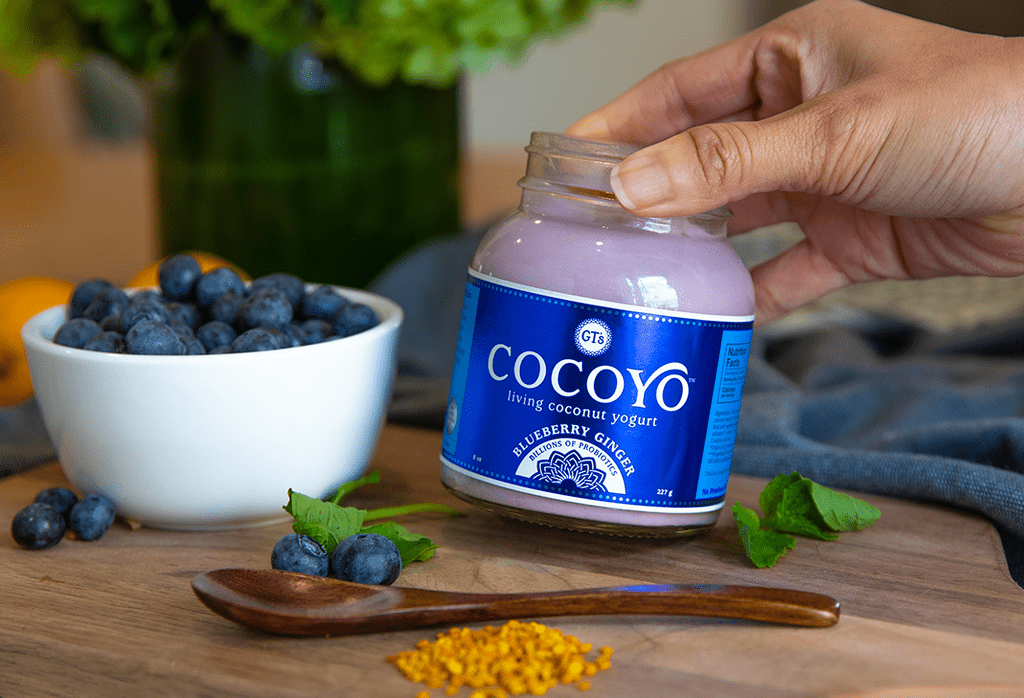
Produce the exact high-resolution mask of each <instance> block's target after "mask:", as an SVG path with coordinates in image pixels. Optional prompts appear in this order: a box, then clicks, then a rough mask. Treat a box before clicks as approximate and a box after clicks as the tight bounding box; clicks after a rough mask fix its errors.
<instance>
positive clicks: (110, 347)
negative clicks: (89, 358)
mask: <svg viewBox="0 0 1024 698" xmlns="http://www.w3.org/2000/svg"><path fill="white" fill-rule="evenodd" d="M82 348H83V349H86V350H87V351H102V352H105V353H107V354H127V353H128V347H127V345H126V344H125V343H124V336H123V335H122V334H121V333H120V332H107V331H104V332H100V333H99V334H98V335H96V336H95V337H93V338H92V339H90V340H89V341H88V342H86V343H85V344H84V345H83V346H82Z"/></svg>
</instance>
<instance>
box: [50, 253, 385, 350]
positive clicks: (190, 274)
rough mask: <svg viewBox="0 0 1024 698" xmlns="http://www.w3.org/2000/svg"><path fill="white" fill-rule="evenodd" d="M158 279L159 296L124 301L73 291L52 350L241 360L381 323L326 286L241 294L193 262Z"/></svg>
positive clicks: (291, 279) (279, 284)
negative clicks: (234, 356)
mask: <svg viewBox="0 0 1024 698" xmlns="http://www.w3.org/2000/svg"><path fill="white" fill-rule="evenodd" d="M157 277H158V279H159V283H160V290H159V291H156V290H152V289H147V290H143V291H138V292H136V293H134V295H131V296H129V295H128V294H126V293H124V292H123V291H121V290H120V289H118V288H116V287H115V286H114V285H113V284H111V283H110V282H109V281H106V280H104V279H91V280H89V281H86V282H84V283H82V284H79V285H78V286H76V287H75V290H74V292H73V293H72V295H71V301H70V303H69V305H68V320H67V321H66V322H65V323H64V324H63V325H61V327H60V328H59V329H58V330H57V333H56V334H55V335H54V338H53V341H54V343H56V344H60V345H62V346H66V347H71V348H73V349H86V350H89V351H99V352H106V353H111V354H148V355H161V356H167V355H174V356H183V355H195V354H225V353H243V352H252V351H267V350H276V349H286V348H290V347H296V346H302V345H307V344H318V343H320V342H325V341H330V340H333V339H338V338H340V337H348V336H350V335H353V334H357V333H359V332H364V331H366V330H368V329H370V328H371V327H374V326H376V325H377V324H378V323H379V322H380V319H379V318H378V317H377V314H376V313H375V312H374V310H373V309H372V308H370V307H369V306H368V305H365V304H363V303H357V302H353V301H351V300H349V299H348V298H346V297H345V296H344V295H342V294H340V293H338V291H337V290H336V289H335V288H333V287H331V286H318V287H316V288H314V289H312V290H311V291H309V292H307V291H306V284H305V283H304V282H303V281H302V279H300V278H298V277H297V276H294V275H292V274H286V273H276V274H268V275H267V276H261V277H259V278H257V279H255V280H254V281H253V282H252V283H251V284H249V285H248V286H246V284H245V283H244V282H243V281H242V279H241V277H240V276H239V275H238V274H237V273H236V272H235V271H234V270H232V269H228V268H227V267H218V268H216V269H211V270H210V271H207V272H205V273H204V272H202V271H201V268H200V266H199V262H198V261H196V259H195V258H193V257H191V256H190V255H186V254H178V255H173V256H171V257H168V258H167V259H166V260H164V261H163V262H162V263H161V264H160V267H159V269H158V271H157ZM214 323H216V324H214ZM250 333H253V334H250ZM246 335H248V336H246ZM243 338H244V339H243Z"/></svg>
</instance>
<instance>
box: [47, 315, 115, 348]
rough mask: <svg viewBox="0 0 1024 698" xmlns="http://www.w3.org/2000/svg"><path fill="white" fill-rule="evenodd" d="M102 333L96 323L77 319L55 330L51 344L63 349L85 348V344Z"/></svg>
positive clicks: (81, 318) (80, 318) (82, 318)
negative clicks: (58, 345)
mask: <svg viewBox="0 0 1024 698" xmlns="http://www.w3.org/2000/svg"><path fill="white" fill-rule="evenodd" d="M102 331H103V328H101V327H100V326H99V325H98V324H97V323H96V322H94V321H92V320H89V319H88V318H84V317H78V318H75V319H73V320H68V321H67V322H65V323H64V324H63V325H61V326H60V329H59V330H57V334H55V335H54V336H53V342H54V344H60V345H61V346H64V347H71V348H72V349H81V348H82V347H84V346H85V343H86V342H88V341H89V340H90V339H92V338H93V337H95V336H96V335H98V334H99V333H100V332H102Z"/></svg>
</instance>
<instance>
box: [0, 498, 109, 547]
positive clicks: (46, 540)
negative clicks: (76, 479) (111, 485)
mask: <svg viewBox="0 0 1024 698" xmlns="http://www.w3.org/2000/svg"><path fill="white" fill-rule="evenodd" d="M113 523H114V505H113V504H111V503H110V501H109V500H107V499H106V498H104V497H101V496H99V495H96V494H90V495H88V496H86V497H83V498H82V499H79V498H78V495H76V494H75V493H74V492H72V491H71V490H69V489H67V488H65V487H50V488H48V489H45V490H43V491H42V492H40V493H39V494H37V495H36V498H35V500H34V501H33V502H32V504H29V505H28V506H27V507H25V508H23V509H21V510H20V511H19V512H18V513H17V514H15V515H14V520H13V521H11V537H12V538H14V542H15V543H17V544H18V545H20V546H21V547H23V548H26V549H28V550H45V549H46V548H52V547H53V546H55V545H57V543H59V542H60V541H61V539H62V538H63V537H64V534H65V533H67V532H70V533H71V534H72V535H73V536H74V537H75V538H78V539H79V540H99V539H100V538H102V537H103V534H104V533H106V532H107V529H109V528H110V526H111V524H113Z"/></svg>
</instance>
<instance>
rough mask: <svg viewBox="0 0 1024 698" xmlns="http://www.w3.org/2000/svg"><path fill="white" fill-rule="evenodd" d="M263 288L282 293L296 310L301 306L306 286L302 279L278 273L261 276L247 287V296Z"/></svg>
mask: <svg viewBox="0 0 1024 698" xmlns="http://www.w3.org/2000/svg"><path fill="white" fill-rule="evenodd" d="M265 288H272V289H276V290H278V291H280V292H281V293H283V294H284V295H285V296H286V297H287V298H288V302H289V303H290V304H291V306H292V308H298V307H299V306H300V305H301V304H302V297H303V296H304V295H306V284H305V283H303V281H302V279H300V278H299V277H297V276H294V275H293V274H286V273H284V272H278V273H276V274H267V275H266V276H261V277H260V278H258V279H256V280H255V281H253V282H252V284H251V285H250V286H249V295H252V294H254V293H256V292H257V291H260V290H262V289H265Z"/></svg>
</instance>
